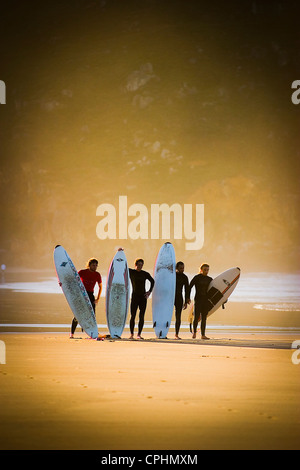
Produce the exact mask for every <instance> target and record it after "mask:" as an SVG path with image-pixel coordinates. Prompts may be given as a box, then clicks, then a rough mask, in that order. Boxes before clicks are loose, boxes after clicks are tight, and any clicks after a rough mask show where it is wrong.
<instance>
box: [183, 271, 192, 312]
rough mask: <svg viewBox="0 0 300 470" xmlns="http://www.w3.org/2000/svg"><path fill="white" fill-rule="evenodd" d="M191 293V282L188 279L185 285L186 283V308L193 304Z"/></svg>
mask: <svg viewBox="0 0 300 470" xmlns="http://www.w3.org/2000/svg"><path fill="white" fill-rule="evenodd" d="M190 292H191V288H190V284H189V280H188V277H186V278H185V283H184V296H185V302H184V305H185V307H184V308H186V307H187V304H190V303H191V299H190Z"/></svg>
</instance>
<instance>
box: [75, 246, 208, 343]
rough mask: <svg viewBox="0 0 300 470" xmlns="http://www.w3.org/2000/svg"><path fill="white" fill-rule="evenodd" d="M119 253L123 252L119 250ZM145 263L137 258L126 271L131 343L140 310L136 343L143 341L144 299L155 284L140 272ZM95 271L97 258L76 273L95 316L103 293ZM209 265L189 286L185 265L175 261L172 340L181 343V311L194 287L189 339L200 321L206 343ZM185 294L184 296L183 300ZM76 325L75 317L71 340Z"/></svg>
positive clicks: (150, 278) (194, 336)
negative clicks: (130, 291) (173, 332)
mask: <svg viewBox="0 0 300 470" xmlns="http://www.w3.org/2000/svg"><path fill="white" fill-rule="evenodd" d="M119 250H122V248H120V249H119ZM143 267H144V260H143V259H142V258H137V259H136V260H135V267H134V269H131V268H129V276H130V280H131V285H132V295H131V302H130V322H129V328H130V339H134V329H135V319H136V314H137V311H138V309H139V322H138V334H137V339H143V337H142V330H143V327H144V318H145V313H146V308H147V299H148V298H149V296H150V294H151V292H152V290H153V288H154V284H155V281H154V279H153V277H152V276H151V275H150V274H149V273H148V272H147V271H144V270H143ZM97 269H98V260H97V259H96V258H91V259H89V261H88V262H87V266H86V268H85V269H81V270H80V271H78V274H79V276H80V278H81V280H82V282H83V285H84V287H85V288H86V291H87V294H88V296H89V299H90V301H91V304H92V306H93V309H94V312H95V309H96V305H97V303H98V301H99V299H100V296H101V292H102V278H101V274H100V273H99V272H98V271H97ZM208 273H209V265H208V264H207V263H204V264H202V265H201V266H200V269H199V273H198V274H197V275H196V276H194V277H193V279H192V280H191V282H189V279H188V277H187V275H186V274H184V263H183V262H182V261H178V263H177V264H176V289H175V299H174V306H175V318H176V321H175V339H181V338H180V337H179V330H180V326H181V314H182V310H185V309H186V308H187V306H188V304H190V303H191V298H190V294H191V290H192V288H193V287H195V299H194V321H193V328H192V338H196V336H197V327H198V323H199V320H200V317H201V338H202V339H209V338H208V337H207V336H206V335H205V329H206V318H207V314H208V301H207V290H208V286H209V284H210V282H211V281H212V278H211V277H210V276H208ZM146 281H149V282H150V288H149V290H146ZM96 284H98V287H99V289H98V294H97V297H96V298H95V296H94V289H95V286H96ZM183 290H184V296H183ZM77 325H78V321H77V320H76V318H75V317H74V318H73V320H72V324H71V333H70V338H74V333H75V330H76V327H77Z"/></svg>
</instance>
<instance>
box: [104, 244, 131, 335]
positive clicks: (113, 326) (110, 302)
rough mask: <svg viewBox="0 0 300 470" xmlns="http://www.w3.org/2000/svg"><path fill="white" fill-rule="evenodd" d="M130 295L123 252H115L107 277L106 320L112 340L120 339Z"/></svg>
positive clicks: (127, 271) (127, 272) (127, 270)
mask: <svg viewBox="0 0 300 470" xmlns="http://www.w3.org/2000/svg"><path fill="white" fill-rule="evenodd" d="M129 295H130V282H129V269H128V265H127V260H126V256H125V253H124V251H123V250H122V251H117V253H116V254H115V256H114V258H113V260H112V262H111V264H110V267H109V270H108V275H107V283H106V320H107V326H108V329H109V332H110V335H111V337H112V338H121V336H122V333H123V330H124V327H125V323H126V318H127V312H128V303H129Z"/></svg>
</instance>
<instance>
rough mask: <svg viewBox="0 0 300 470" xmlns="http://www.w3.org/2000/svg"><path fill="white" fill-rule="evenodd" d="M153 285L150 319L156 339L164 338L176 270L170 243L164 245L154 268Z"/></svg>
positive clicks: (168, 322) (171, 311)
mask: <svg viewBox="0 0 300 470" xmlns="http://www.w3.org/2000/svg"><path fill="white" fill-rule="evenodd" d="M154 280H155V285H154V289H153V292H152V319H153V328H154V331H155V334H156V337H157V338H166V336H167V334H168V331H169V328H170V325H171V319H172V314H173V308H174V298H175V286H176V270H175V251H174V247H173V245H172V243H169V242H167V243H164V245H163V246H162V247H161V249H160V250H159V253H158V255H157V258H156V262H155V267H154Z"/></svg>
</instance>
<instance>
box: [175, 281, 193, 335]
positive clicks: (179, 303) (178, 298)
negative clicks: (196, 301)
mask: <svg viewBox="0 0 300 470" xmlns="http://www.w3.org/2000/svg"><path fill="white" fill-rule="evenodd" d="M183 287H184V298H185V300H184V303H187V301H188V300H189V298H190V287H189V280H188V277H187V276H186V274H184V273H178V272H176V291H175V301H174V305H175V318H176V321H175V334H176V336H178V333H179V329H180V325H181V312H182V307H183V296H182V289H183Z"/></svg>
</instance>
